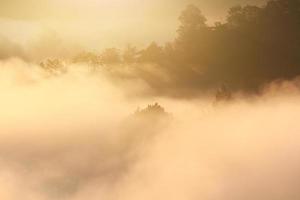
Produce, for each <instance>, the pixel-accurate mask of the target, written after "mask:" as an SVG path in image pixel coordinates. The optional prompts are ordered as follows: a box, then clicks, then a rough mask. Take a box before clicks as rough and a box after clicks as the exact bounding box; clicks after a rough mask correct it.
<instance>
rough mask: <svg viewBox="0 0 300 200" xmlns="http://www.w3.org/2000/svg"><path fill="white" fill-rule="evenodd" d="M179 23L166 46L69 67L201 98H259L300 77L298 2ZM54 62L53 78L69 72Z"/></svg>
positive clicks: (192, 9)
mask: <svg viewBox="0 0 300 200" xmlns="http://www.w3.org/2000/svg"><path fill="white" fill-rule="evenodd" d="M178 20H179V22H180V24H179V27H178V28H177V36H176V38H174V40H172V41H170V42H168V43H166V44H163V45H162V44H160V43H157V42H152V43H151V44H149V45H148V46H146V47H145V48H143V49H138V48H136V47H135V46H133V45H128V47H127V48H125V49H123V50H121V49H118V48H107V49H104V50H103V51H102V52H100V53H94V52H82V53H80V54H77V55H75V56H73V58H72V59H71V62H72V63H85V64H87V65H88V66H90V68H91V69H92V71H96V70H104V71H106V72H109V74H111V75H113V76H114V77H117V78H118V77H119V78H124V77H125V78H135V79H141V80H143V81H144V82H146V83H147V84H148V85H149V86H150V88H152V89H153V91H154V92H155V93H157V94H160V95H161V94H165V95H175V96H186V95H192V96H194V95H199V94H201V93H203V92H206V91H210V90H212V89H213V90H216V89H218V88H219V87H220V86H222V85H225V86H226V87H227V88H228V89H229V90H232V91H245V92H257V91H259V89H260V88H261V87H262V86H264V85H266V84H268V83H270V82H273V81H276V80H289V79H293V78H296V77H297V76H298V75H300V0H270V1H268V2H267V3H266V4H265V5H264V6H250V5H246V6H235V7H232V8H231V9H229V10H228V13H227V17H226V20H224V21H223V22H216V23H215V24H214V25H211V24H208V23H207V19H206V17H205V16H204V15H203V14H202V12H201V8H198V7H197V6H195V5H188V6H187V7H186V8H185V9H184V10H183V11H182V13H181V14H180V16H179V18H178ZM15 49H16V48H15ZM23 57H24V56H23ZM54 61H55V60H54ZM54 61H51V60H48V61H42V62H41V63H42V65H41V66H42V68H43V69H46V70H47V63H48V65H49V67H50V68H51V69H50V71H52V74H61V73H55V72H53V70H58V71H65V69H63V70H61V69H59V66H62V67H64V66H63V65H59V64H58V63H61V61H55V62H54ZM62 62H64V61H62ZM53 63H54V64H55V65H56V66H55V67H53ZM48 71H49V70H48Z"/></svg>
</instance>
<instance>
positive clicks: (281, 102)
mask: <svg viewBox="0 0 300 200" xmlns="http://www.w3.org/2000/svg"><path fill="white" fill-rule="evenodd" d="M0 66H1V77H0V80H1V81H0V91H1V104H0V110H1V112H0V196H1V198H3V199H5V200H19V199H24V200H50V199H51V200H53V199H64V200H85V199H91V200H94V199H95V200H96V199H107V200H117V199H122V200H127V199H128V200H129V199H130V200H135V199H145V200H147V199H174V200H182V199H191V200H197V199H203V200H208V199H209V200H211V199H221V200H240V199H257V200H276V199H278V200H279V199H286V200H296V199H299V192H298V185H299V174H298V173H299V172H298V171H299V164H300V162H299V151H300V148H299V142H300V141H299V140H300V135H299V133H300V125H299V123H298V119H299V113H300V106H299V103H298V102H299V98H300V96H299V91H298V89H297V88H298V87H297V82H296V83H295V84H292V83H283V84H281V85H280V87H278V86H277V85H278V84H276V86H272V87H271V88H272V90H271V89H268V91H272V92H266V94H265V95H264V96H262V97H259V98H251V99H247V98H246V97H245V98H240V99H239V100H236V101H234V102H231V103H228V104H225V105H220V106H217V107H213V106H212V104H211V101H209V100H194V101H192V100H191V101H179V100H175V99H159V98H157V99H156V98H152V99H147V98H134V99H132V98H128V97H127V96H126V95H125V94H126V92H124V91H123V90H124V88H121V89H120V88H118V87H116V86H115V84H113V83H112V82H111V81H110V80H108V79H107V78H105V77H103V76H102V75H101V74H98V75H89V74H88V72H86V70H85V69H84V68H82V67H80V66H77V67H75V66H73V68H75V69H74V70H72V71H71V72H70V73H68V74H65V75H63V76H60V77H57V78H45V74H44V72H43V71H40V70H39V69H38V67H37V66H35V65H32V64H30V63H25V62H23V61H21V60H18V59H10V60H6V61H2V62H1V63H0ZM274 88H276V89H274ZM282 90H283V91H293V93H290V92H282ZM155 100H158V101H159V102H160V103H162V104H163V105H164V106H165V107H166V109H167V111H169V112H172V115H173V119H172V121H171V122H170V124H169V125H168V126H166V127H165V126H164V127H160V126H155V125H156V124H155V122H154V121H148V122H147V123H145V122H143V123H142V127H141V125H139V124H135V123H133V124H131V122H130V119H128V116H129V115H130V113H132V112H133V111H134V109H135V108H136V107H137V106H138V105H145V102H147V101H148V102H149V101H151V102H152V101H155ZM149 134H150V135H149ZM152 134H153V137H149V136H151V135H152Z"/></svg>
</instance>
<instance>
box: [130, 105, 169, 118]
mask: <svg viewBox="0 0 300 200" xmlns="http://www.w3.org/2000/svg"><path fill="white" fill-rule="evenodd" d="M134 115H135V116H152V115H159V116H166V115H168V113H167V112H166V111H165V109H164V108H163V107H162V106H160V105H159V104H158V103H155V104H153V105H152V104H150V105H148V106H147V107H146V108H144V109H140V108H138V109H137V110H136V111H135V113H134Z"/></svg>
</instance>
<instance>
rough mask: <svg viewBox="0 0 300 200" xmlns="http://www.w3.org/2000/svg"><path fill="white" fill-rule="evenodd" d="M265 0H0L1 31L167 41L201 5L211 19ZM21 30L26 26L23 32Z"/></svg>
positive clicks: (121, 42)
mask: <svg viewBox="0 0 300 200" xmlns="http://www.w3.org/2000/svg"><path fill="white" fill-rule="evenodd" d="M264 2H265V0H0V25H1V27H2V28H1V29H0V35H2V36H4V37H7V38H9V39H10V40H12V41H14V42H17V43H23V44H24V43H28V42H29V43H30V42H32V41H34V40H35V39H36V37H39V36H40V35H44V34H45V33H48V32H54V33H56V34H57V35H58V36H59V37H62V38H64V39H67V40H68V41H69V42H71V43H77V44H80V45H82V46H84V47H87V48H90V49H99V48H104V47H107V46H125V45H127V44H129V43H130V44H134V45H137V46H142V45H145V44H147V43H149V42H152V41H157V42H159V43H164V42H166V41H169V40H172V38H174V37H175V36H176V29H177V25H178V16H179V15H180V12H181V10H183V9H184V7H185V6H186V5H188V4H191V3H192V4H195V5H197V6H199V8H200V9H201V10H202V12H203V14H204V15H205V16H206V17H207V18H208V22H209V23H213V22H214V21H219V20H224V18H225V16H226V11H227V10H228V9H229V8H230V7H232V6H234V5H239V4H242V5H243V4H251V5H253V4H263V3H264ZM20 30H21V31H20Z"/></svg>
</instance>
